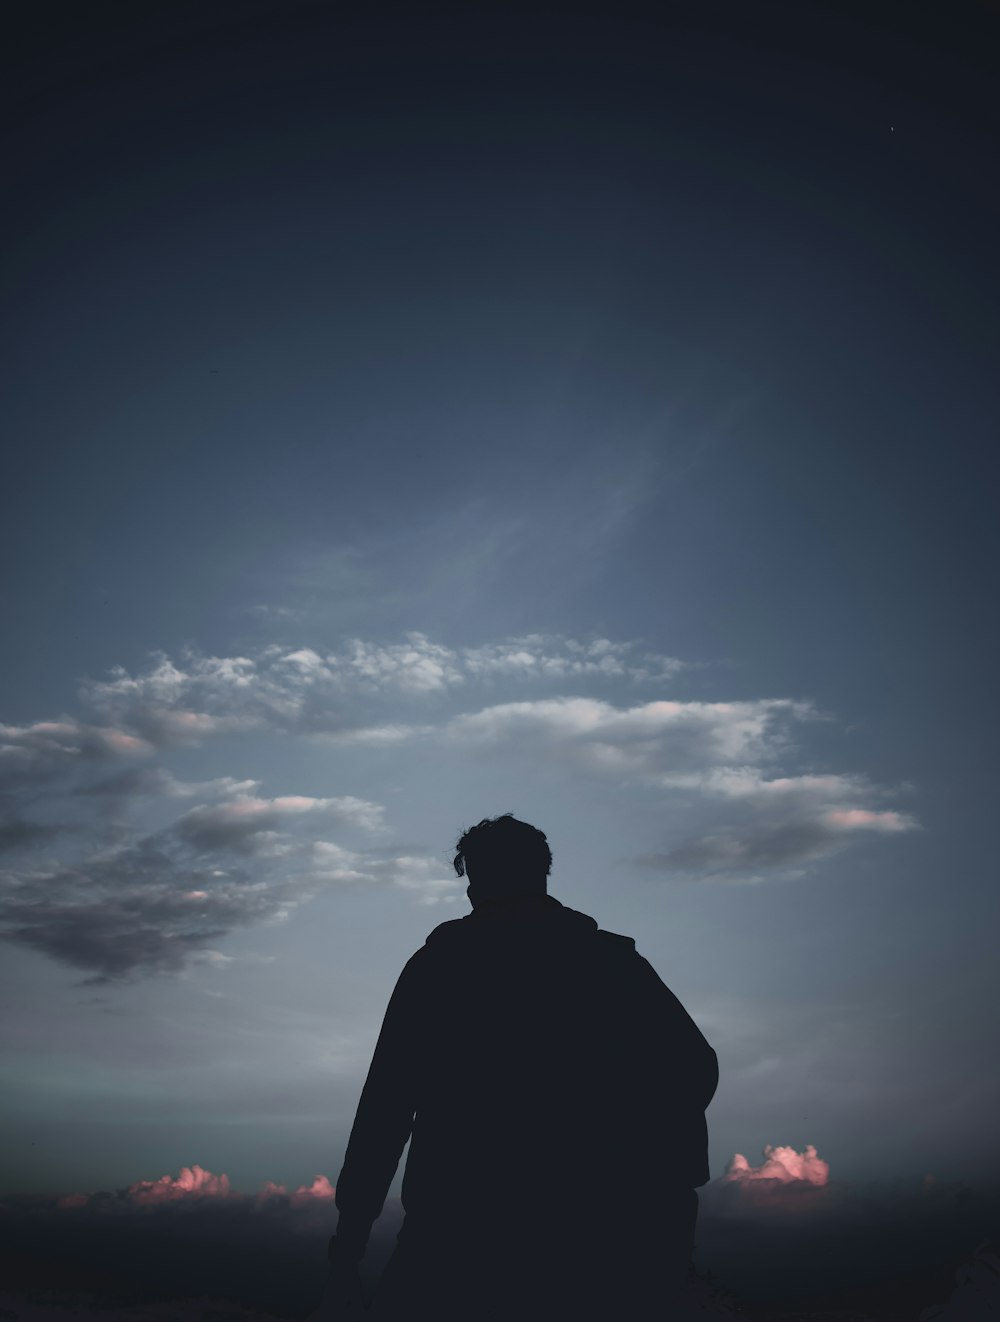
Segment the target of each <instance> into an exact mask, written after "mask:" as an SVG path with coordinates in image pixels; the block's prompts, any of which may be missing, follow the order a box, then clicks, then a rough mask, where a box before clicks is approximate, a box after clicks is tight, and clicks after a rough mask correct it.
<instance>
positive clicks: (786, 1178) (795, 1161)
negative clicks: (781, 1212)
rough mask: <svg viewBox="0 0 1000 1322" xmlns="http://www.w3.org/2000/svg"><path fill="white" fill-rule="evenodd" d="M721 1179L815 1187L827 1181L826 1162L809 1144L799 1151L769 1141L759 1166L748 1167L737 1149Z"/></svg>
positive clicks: (827, 1170)
mask: <svg viewBox="0 0 1000 1322" xmlns="http://www.w3.org/2000/svg"><path fill="white" fill-rule="evenodd" d="M722 1178H723V1180H725V1181H728V1182H730V1183H740V1184H750V1183H751V1182H753V1181H755V1180H777V1181H779V1182H780V1183H781V1184H791V1183H793V1182H800V1183H805V1184H812V1185H817V1186H818V1185H823V1184H826V1183H827V1181H828V1180H829V1178H830V1165H829V1162H826V1161H824V1160H823V1159H822V1157H820V1156H818V1155H817V1152H816V1149H815V1148H814V1147H813V1145H812V1144H811V1143H809V1144H807V1145H806V1148H805V1151H803V1152H796V1150H795V1149H794V1148H785V1147H772V1146H771V1144H770V1143H769V1144H768V1145H767V1146H766V1147H765V1148H764V1160H763V1161H762V1162H761V1164H760V1165H759V1166H751V1165H750V1163H749V1162H748V1161H747V1159H746V1157H744V1156H743V1154H742V1152H737V1153H735V1154H734V1155H733V1156H732V1157H731V1158H730V1161H729V1165H728V1166H727V1167H726V1173H725V1175H723V1177H722Z"/></svg>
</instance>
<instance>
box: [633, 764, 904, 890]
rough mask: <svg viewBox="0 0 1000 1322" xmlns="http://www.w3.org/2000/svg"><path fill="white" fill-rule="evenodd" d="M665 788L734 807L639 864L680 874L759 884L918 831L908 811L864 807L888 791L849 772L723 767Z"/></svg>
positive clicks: (671, 780) (668, 780)
mask: <svg viewBox="0 0 1000 1322" xmlns="http://www.w3.org/2000/svg"><path fill="white" fill-rule="evenodd" d="M661 783H662V784H663V786H664V788H666V789H678V790H688V791H695V792H696V793H697V795H698V796H699V797H700V798H701V799H702V800H703V801H707V802H709V803H710V802H711V801H713V800H721V801H722V802H723V803H725V804H727V805H729V813H728V815H729V818H730V820H729V821H727V822H726V823H725V824H724V825H715V824H713V826H712V827H711V828H710V829H708V830H706V831H703V832H701V833H697V834H690V835H688V836H687V837H686V838H684V839H682V840H681V841H680V842H679V843H677V844H676V845H674V846H673V847H672V848H670V849H668V850H665V851H663V852H662V853H656V854H646V855H642V856H640V857H639V858H637V859H636V860H635V861H636V862H637V863H638V864H639V865H640V866H642V867H646V868H651V869H654V870H657V871H662V872H665V873H673V874H676V875H678V876H693V877H701V878H717V879H720V880H738V881H759V880H762V879H763V878H764V877H766V876H769V875H774V874H775V873H777V872H784V873H787V874H794V873H795V872H797V871H800V870H801V869H802V868H803V867H804V866H805V865H806V864H808V863H813V862H817V861H819V860H820V859H823V858H828V857H830V856H832V855H833V854H836V853H837V852H839V851H840V850H841V849H844V848H846V847H847V846H848V845H850V844H852V843H854V842H855V841H856V840H858V839H861V838H864V837H865V836H868V837H872V838H875V837H878V836H892V835H899V834H902V833H903V832H907V831H913V830H916V829H917V822H916V821H915V819H914V818H913V817H911V816H910V815H909V814H908V813H903V812H899V811H896V810H894V809H886V808H878V807H872V806H862V803H863V801H865V800H867V801H868V802H869V804H870V803H871V801H872V800H875V801H876V802H877V801H878V800H879V799H884V798H886V797H889V796H890V792H889V791H886V790H882V789H878V788H877V787H875V786H872V785H871V784H870V783H869V782H868V781H867V779H865V778H864V777H861V776H851V775H825V776H824V775H811V774H807V775H801V776H778V777H772V778H768V777H767V776H765V775H764V774H763V772H762V771H761V770H760V769H759V768H754V767H738V768H718V769H715V770H712V771H710V772H707V773H700V774H696V775H673V776H665V777H664V778H663V780H662V782H661Z"/></svg>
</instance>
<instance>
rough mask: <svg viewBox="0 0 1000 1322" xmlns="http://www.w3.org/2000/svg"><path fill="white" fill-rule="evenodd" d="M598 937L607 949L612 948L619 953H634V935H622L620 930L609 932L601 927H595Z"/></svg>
mask: <svg viewBox="0 0 1000 1322" xmlns="http://www.w3.org/2000/svg"><path fill="white" fill-rule="evenodd" d="M597 936H598V938H599V939H600V940H601V941H603V943H604V945H605V947H606V948H607V949H608V950H613V951H615V952H616V953H617V954H620V955H634V954H636V953H637V952H636V948H635V937H634V936H622V934H621V933H620V932H609V931H607V930H606V929H605V928H603V927H599V928H598V929H597Z"/></svg>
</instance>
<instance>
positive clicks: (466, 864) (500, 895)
mask: <svg viewBox="0 0 1000 1322" xmlns="http://www.w3.org/2000/svg"><path fill="white" fill-rule="evenodd" d="M551 869H552V851H551V850H550V849H549V846H548V841H547V840H546V839H545V835H544V833H543V832H542V831H539V830H538V829H537V828H536V827H534V826H529V825H528V823H527V822H519V821H518V820H517V818H516V817H514V816H513V814H512V813H509V812H508V813H504V815H503V816H502V817H484V818H483V820H482V821H481V822H480V823H479V825H478V826H471V827H470V828H469V829H468V831H466V832H465V834H464V835H463V836H462V838H461V840H459V842H458V852H457V853H456V855H455V871H456V872H457V873H458V875H459V876H460V877H464V876H468V878H469V888H468V891H467V894H468V896H469V899H470V900H471V901H472V904H473V906H474V907H475V906H476V905H477V904H482V903H488V902H489V901H490V900H494V899H496V900H499V899H507V898H509V897H511V896H515V895H544V894H545V889H546V878H547V877H548V875H549V872H550V871H551Z"/></svg>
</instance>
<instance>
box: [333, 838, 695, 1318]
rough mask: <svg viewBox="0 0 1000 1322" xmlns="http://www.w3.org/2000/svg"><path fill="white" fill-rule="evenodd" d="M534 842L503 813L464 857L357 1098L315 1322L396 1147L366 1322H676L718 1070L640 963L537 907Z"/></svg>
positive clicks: (355, 1298) (383, 1189)
mask: <svg viewBox="0 0 1000 1322" xmlns="http://www.w3.org/2000/svg"><path fill="white" fill-rule="evenodd" d="M551 862H552V856H551V853H550V851H549V848H548V844H547V842H546V838H545V836H544V835H543V834H542V832H541V831H538V830H536V829H535V828H534V827H532V826H529V825H528V824H527V823H525V822H520V821H517V820H516V819H515V818H514V817H512V816H511V815H510V814H507V815H506V816H504V817H499V818H496V819H494V820H484V821H482V822H480V823H479V825H478V826H476V827H473V828H472V829H471V830H470V831H468V832H467V833H466V834H465V835H464V836H463V837H462V839H461V840H460V841H459V845H458V853H457V855H456V857H455V869H456V871H457V873H458V875H459V876H462V875H463V874H466V873H467V875H468V877H469V887H468V891H467V894H468V896H469V899H470V901H471V902H472V905H473V912H472V913H470V914H468V915H466V916H465V917H464V918H461V919H457V920H454V921H452V922H446V923H442V924H441V925H440V926H439V927H436V928H435V929H434V931H433V932H431V934H430V936H429V937H428V938H427V941H426V944H425V945H424V946H423V947H422V948H421V949H420V950H418V951H417V952H416V954H415V955H413V957H412V958H411V959H410V960H409V961H408V962H407V964H406V966H405V968H404V969H403V972H402V973H401V974H400V977H399V981H398V982H397V984H396V988H395V990H394V992H393V994H392V998H391V999H390V1001H389V1006H388V1009H387V1011H386V1015H385V1021H384V1023H383V1025H382V1031H381V1034H380V1036H379V1040H378V1045H377V1046H376V1049H375V1054H374V1057H373V1059H372V1063H371V1068H370V1070H369V1072H368V1079H367V1082H366V1083H365V1086H364V1090H363V1092H362V1094H361V1101H360V1103H359V1105H358V1111H357V1117H356V1119H355V1122H354V1128H353V1130H352V1131H351V1137H350V1142H349V1144H348V1147H347V1154H346V1157H345V1160H344V1167H343V1170H342V1171H341V1172H340V1178H339V1179H338V1180H337V1194H336V1202H337V1208H338V1210H339V1214H340V1219H339V1222H338V1226H337V1233H336V1235H335V1236H334V1238H333V1240H332V1241H331V1246H330V1248H331V1254H330V1256H331V1262H332V1264H333V1266H332V1269H331V1284H330V1287H328V1295H327V1305H328V1306H329V1305H330V1304H332V1305H333V1312H334V1314H337V1313H338V1312H340V1313H343V1314H344V1315H346V1316H353V1315H354V1314H355V1313H357V1312H359V1311H360V1308H361V1300H360V1285H359V1276H358V1268H357V1264H358V1262H359V1260H360V1258H361V1256H362V1254H363V1253H364V1250H365V1245H366V1242H367V1240H368V1235H369V1231H370V1229H371V1226H372V1223H373V1221H374V1220H375V1219H376V1217H378V1215H379V1214H380V1212H381V1210H382V1206H383V1202H384V1200H385V1197H386V1193H387V1191H388V1188H389V1185H390V1183H391V1181H392V1178H393V1176H394V1174H395V1171H396V1167H397V1165H398V1162H399V1158H400V1155H401V1153H402V1150H403V1147H404V1145H405V1143H406V1141H407V1139H408V1138H411V1135H412V1141H411V1145H410V1151H409V1155H408V1158H407V1163H406V1171H405V1175H404V1179H403V1191H402V1202H403V1207H404V1210H405V1213H406V1216H405V1221H404V1223H403V1227H402V1229H401V1231H400V1233H399V1236H398V1240H397V1245H396V1248H395V1250H394V1252H393V1256H392V1258H391V1259H390V1261H389V1263H388V1264H387V1266H386V1269H385V1271H384V1273H383V1276H382V1279H381V1281H380V1283H379V1287H378V1290H377V1292H376V1294H375V1298H374V1300H373V1302H372V1306H371V1313H372V1315H373V1316H374V1317H379V1318H385V1319H402V1318H407V1319H424V1318H428V1319H431V1318H433V1319H434V1320H435V1322H457V1319H459V1318H462V1319H476V1320H477V1322H478V1320H479V1319H493V1318H496V1319H499V1318H501V1317H502V1318H504V1319H514V1318H517V1319H522V1318H542V1317H546V1318H549V1317H563V1316H565V1317H572V1318H574V1319H578V1318H580V1317H581V1316H583V1317H588V1318H589V1317H593V1318H597V1317H602V1318H619V1317H620V1318H631V1317H635V1318H639V1317H645V1316H646V1315H647V1313H649V1312H650V1310H655V1311H656V1312H659V1311H660V1310H662V1309H663V1308H664V1307H666V1306H668V1305H669V1304H671V1302H674V1303H676V1302H678V1300H679V1295H680V1292H681V1291H682V1289H683V1286H684V1282H685V1280H686V1277H687V1273H688V1270H689V1268H690V1263H691V1255H692V1251H693V1246H694V1227H695V1219H696V1216H697V1206H698V1196H697V1194H696V1193H695V1189H696V1187H697V1186H698V1185H701V1184H704V1183H705V1182H706V1181H707V1180H708V1178H709V1171H708V1159H707V1142H708V1138H707V1128H706V1124H705V1108H706V1107H707V1105H708V1103H709V1102H710V1101H711V1099H712V1096H713V1094H714V1092H715V1089H716V1085H717V1082H718V1065H717V1061H716V1056H715V1052H714V1051H713V1050H712V1048H711V1047H710V1046H709V1045H708V1043H707V1042H706V1041H705V1039H704V1037H703V1036H702V1034H701V1033H700V1032H699V1030H698V1028H697V1026H696V1025H695V1023H694V1022H693V1020H692V1019H691V1018H690V1017H689V1015H688V1014H687V1012H686V1011H685V1009H684V1007H683V1006H682V1005H681V1003H680V1001H678V999H677V998H676V996H674V995H673V993H672V992H671V991H669V990H668V989H667V987H666V986H664V984H663V983H662V982H661V981H660V979H659V977H658V976H657V974H656V972H655V971H654V969H653V968H652V966H651V965H650V964H649V963H648V961H647V960H645V959H644V958H643V957H642V956H641V955H639V954H638V953H637V951H636V949H635V942H634V941H633V940H632V939H631V938H630V937H626V936H618V935H616V934H614V933H612V932H605V931H602V930H600V929H599V928H598V926H597V923H596V921H595V920H594V919H593V918H590V917H588V916H587V915H586V914H583V913H578V912H576V911H575V910H573V909H569V908H566V907H565V906H564V905H562V904H560V903H559V901H558V900H556V899H555V898H554V897H553V896H550V895H548V894H547V891H546V879H547V876H548V873H549V870H550V868H551Z"/></svg>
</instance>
